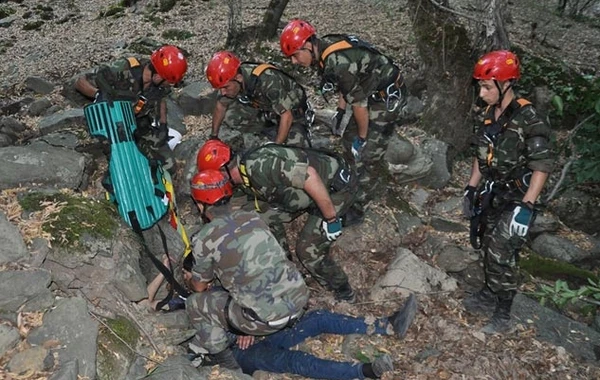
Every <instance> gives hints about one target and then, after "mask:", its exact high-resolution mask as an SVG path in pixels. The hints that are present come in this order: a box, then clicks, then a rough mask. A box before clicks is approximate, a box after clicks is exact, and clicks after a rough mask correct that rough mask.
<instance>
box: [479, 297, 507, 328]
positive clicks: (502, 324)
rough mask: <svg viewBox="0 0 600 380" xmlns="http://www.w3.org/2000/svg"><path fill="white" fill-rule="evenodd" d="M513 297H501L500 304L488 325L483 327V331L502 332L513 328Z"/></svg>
mask: <svg viewBox="0 0 600 380" xmlns="http://www.w3.org/2000/svg"><path fill="white" fill-rule="evenodd" d="M512 301H513V299H512V297H511V298H506V299H503V298H499V299H498V306H496V310H495V311H494V315H492V317H491V318H490V320H489V322H488V324H487V325H485V326H483V328H482V329H481V332H482V333H485V334H502V333H506V332H509V331H510V330H512V324H511V323H510V308H511V306H512Z"/></svg>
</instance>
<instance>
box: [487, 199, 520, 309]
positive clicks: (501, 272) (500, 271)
mask: <svg viewBox="0 0 600 380" xmlns="http://www.w3.org/2000/svg"><path fill="white" fill-rule="evenodd" d="M512 211H513V207H508V208H504V210H503V211H501V212H499V213H497V214H496V215H490V216H488V218H487V223H488V225H487V228H486V232H485V235H484V237H483V252H484V258H483V264H484V271H485V281H486V284H487V285H488V287H489V288H490V289H491V290H492V291H493V292H494V293H496V294H498V296H500V297H503V298H512V296H514V294H515V292H516V290H517V286H518V284H519V267H518V258H519V253H520V252H521V249H522V248H523V245H524V244H525V242H526V241H527V236H523V237H522V236H516V235H515V236H510V233H509V226H510V222H511V220H512Z"/></svg>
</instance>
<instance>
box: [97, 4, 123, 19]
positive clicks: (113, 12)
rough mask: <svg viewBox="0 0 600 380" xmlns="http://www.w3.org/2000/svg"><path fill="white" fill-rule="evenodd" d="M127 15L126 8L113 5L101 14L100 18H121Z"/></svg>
mask: <svg viewBox="0 0 600 380" xmlns="http://www.w3.org/2000/svg"><path fill="white" fill-rule="evenodd" d="M124 14H125V8H124V7H122V6H121V5H112V6H110V7H109V8H108V9H107V10H105V11H102V12H100V14H99V15H98V18H106V17H121V16H123V15H124Z"/></svg>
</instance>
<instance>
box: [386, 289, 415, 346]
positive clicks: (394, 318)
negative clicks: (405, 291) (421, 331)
mask: <svg viewBox="0 0 600 380" xmlns="http://www.w3.org/2000/svg"><path fill="white" fill-rule="evenodd" d="M416 314H417V299H416V298H415V295H414V294H411V295H410V296H408V299H407V300H406V302H405V303H404V305H403V306H402V308H401V309H400V310H398V311H397V312H395V313H394V314H392V315H391V316H390V317H388V322H389V323H390V324H391V325H392V327H393V328H394V332H395V333H396V335H398V337H399V338H400V339H402V338H404V337H405V336H406V332H407V331H408V328H409V327H410V325H411V323H412V322H413V320H414V319H415V316H416Z"/></svg>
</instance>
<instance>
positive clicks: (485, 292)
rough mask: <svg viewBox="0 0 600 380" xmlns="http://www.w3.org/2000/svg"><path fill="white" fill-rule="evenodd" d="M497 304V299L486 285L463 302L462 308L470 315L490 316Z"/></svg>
mask: <svg viewBox="0 0 600 380" xmlns="http://www.w3.org/2000/svg"><path fill="white" fill-rule="evenodd" d="M497 304H498V297H497V296H496V295H495V294H494V293H492V291H491V290H490V288H488V286H487V285H483V288H481V290H479V291H478V292H477V293H474V294H471V295H470V296H469V297H467V298H465V299H464V300H463V306H464V307H465V309H466V310H467V311H468V312H469V313H472V314H483V315H490V314H492V313H493V312H494V310H495V309H496V305H497Z"/></svg>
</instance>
